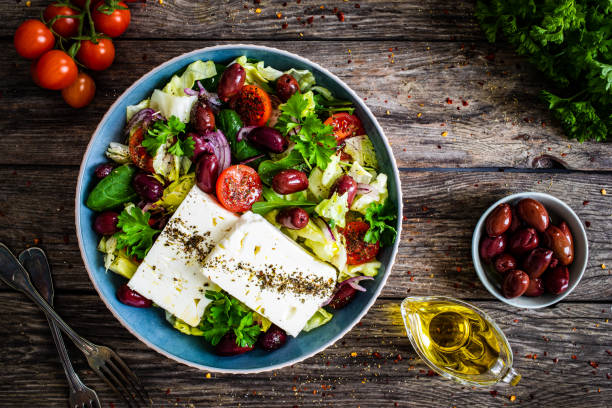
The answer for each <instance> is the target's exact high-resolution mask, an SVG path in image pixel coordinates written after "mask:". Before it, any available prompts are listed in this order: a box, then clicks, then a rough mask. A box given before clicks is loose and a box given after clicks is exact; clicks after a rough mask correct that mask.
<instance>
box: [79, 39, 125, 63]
mask: <svg viewBox="0 0 612 408" xmlns="http://www.w3.org/2000/svg"><path fill="white" fill-rule="evenodd" d="M76 57H77V59H78V60H79V61H81V62H82V63H83V65H85V66H86V67H87V68H89V69H91V70H94V71H103V70H105V69H106V68H108V67H110V66H111V64H112V63H113V60H114V59H115V46H114V45H113V41H112V40H109V39H108V38H98V43H97V44H94V43H93V42H92V41H90V40H85V41H81V48H80V49H79V52H77V55H76Z"/></svg>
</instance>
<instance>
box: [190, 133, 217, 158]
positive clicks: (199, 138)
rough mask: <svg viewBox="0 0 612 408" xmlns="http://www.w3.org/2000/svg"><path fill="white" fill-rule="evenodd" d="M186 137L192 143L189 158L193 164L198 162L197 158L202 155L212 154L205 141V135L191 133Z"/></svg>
mask: <svg viewBox="0 0 612 408" xmlns="http://www.w3.org/2000/svg"><path fill="white" fill-rule="evenodd" d="M187 137H190V138H191V139H192V140H193V143H194V146H193V157H192V158H191V159H192V161H193V162H194V163H196V162H197V161H198V158H199V157H200V155H201V154H203V153H210V154H214V150H213V148H212V146H211V144H210V143H209V142H208V140H206V135H205V134H204V133H194V132H191V133H189V134H188V135H187Z"/></svg>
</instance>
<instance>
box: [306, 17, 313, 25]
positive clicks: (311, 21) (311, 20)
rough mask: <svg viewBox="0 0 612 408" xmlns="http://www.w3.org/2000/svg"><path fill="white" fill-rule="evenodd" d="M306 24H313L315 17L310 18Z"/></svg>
mask: <svg viewBox="0 0 612 408" xmlns="http://www.w3.org/2000/svg"><path fill="white" fill-rule="evenodd" d="M306 22H307V23H308V24H312V23H314V17H313V16H310V17H308V18H307V19H306Z"/></svg>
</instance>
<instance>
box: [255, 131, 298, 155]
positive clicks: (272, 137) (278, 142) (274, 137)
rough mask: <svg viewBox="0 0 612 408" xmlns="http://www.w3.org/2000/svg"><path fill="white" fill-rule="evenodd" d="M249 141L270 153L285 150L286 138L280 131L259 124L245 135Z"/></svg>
mask: <svg viewBox="0 0 612 408" xmlns="http://www.w3.org/2000/svg"><path fill="white" fill-rule="evenodd" d="M247 138H248V139H249V141H250V142H251V143H253V144H254V145H257V146H259V147H261V148H262V149H265V150H267V151H269V152H272V153H282V152H284V151H285V150H287V146H288V142H287V139H285V138H284V137H283V135H281V133H280V132H279V131H278V130H276V129H274V128H271V127H268V126H259V127H256V128H255V129H253V130H251V131H250V132H249V134H248V135H247Z"/></svg>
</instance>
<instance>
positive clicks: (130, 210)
mask: <svg viewBox="0 0 612 408" xmlns="http://www.w3.org/2000/svg"><path fill="white" fill-rule="evenodd" d="M149 218H151V214H149V213H148V212H146V211H142V210H141V209H140V208H138V207H136V206H135V205H134V204H129V205H128V206H126V207H125V208H124V209H123V211H122V212H121V214H119V222H118V223H117V226H118V227H119V228H121V231H119V232H117V233H116V234H115V236H116V237H117V247H118V248H119V249H121V248H125V252H126V253H127V254H128V255H129V256H133V255H136V256H137V257H138V258H140V259H144V257H145V256H146V255H147V253H148V252H149V250H150V249H151V247H152V246H153V237H154V236H155V235H156V234H158V233H160V232H161V231H160V230H157V229H155V228H152V227H151V226H150V225H149Z"/></svg>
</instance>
